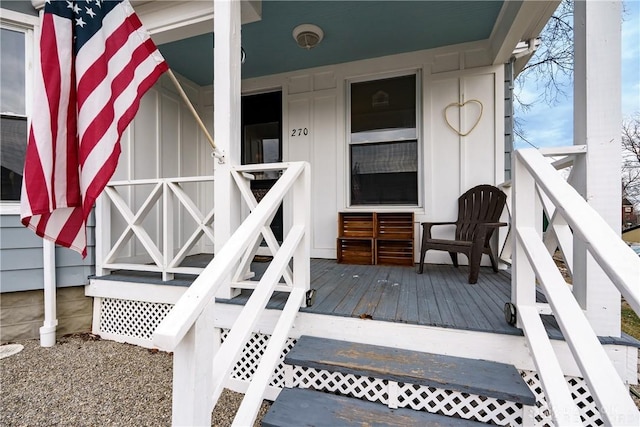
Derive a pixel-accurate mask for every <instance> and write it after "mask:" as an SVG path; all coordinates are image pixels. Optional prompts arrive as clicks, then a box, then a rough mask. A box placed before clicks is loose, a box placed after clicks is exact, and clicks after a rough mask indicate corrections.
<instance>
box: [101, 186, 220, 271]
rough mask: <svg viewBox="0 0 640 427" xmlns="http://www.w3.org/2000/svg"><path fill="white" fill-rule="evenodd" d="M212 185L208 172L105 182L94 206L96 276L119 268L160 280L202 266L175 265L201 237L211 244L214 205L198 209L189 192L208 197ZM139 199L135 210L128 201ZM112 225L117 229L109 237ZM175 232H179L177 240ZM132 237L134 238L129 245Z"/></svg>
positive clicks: (178, 263) (195, 269) (199, 241)
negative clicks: (118, 230) (154, 275)
mask: <svg viewBox="0 0 640 427" xmlns="http://www.w3.org/2000/svg"><path fill="white" fill-rule="evenodd" d="M212 184H213V176H196V177H184V178H166V179H138V180H128V181H112V182H109V184H107V186H106V187H105V191H104V194H103V195H102V196H101V197H100V198H99V199H98V201H97V205H96V221H97V222H98V224H99V227H98V228H99V229H100V233H96V275H98V276H102V275H104V274H107V273H108V272H109V271H110V270H119V269H121V270H134V271H150V272H160V273H162V280H171V279H173V275H174V274H175V273H184V274H200V273H201V272H202V270H203V269H202V268H196V267H181V266H180V264H181V263H182V262H183V261H184V259H185V257H186V256H188V255H189V254H190V253H191V251H192V250H193V249H194V247H196V245H197V244H199V243H201V240H205V241H206V242H207V243H208V244H210V246H211V248H213V226H212V223H213V219H214V209H213V208H211V209H210V210H209V211H208V212H205V213H203V212H202V211H201V210H200V208H199V207H198V206H199V205H200V206H201V205H203V203H195V202H194V201H193V198H192V197H191V196H190V194H191V195H193V194H195V195H196V196H197V197H200V198H205V197H206V196H205V193H207V192H208V194H210V195H213V185H212ZM187 186H190V188H187ZM149 188H150V191H149ZM143 193H145V194H143ZM141 198H142V199H143V201H142V203H139V207H138V208H137V209H136V208H135V207H134V206H132V204H133V203H132V202H133V201H134V200H136V199H138V202H139V201H140V199H141ZM211 205H213V203H211ZM178 216H179V218H178ZM145 221H148V222H151V225H150V226H149V225H148V224H147V225H146V224H145ZM189 223H191V224H193V226H192V227H191V230H190V229H189V226H188V224H189ZM176 224H177V225H176ZM116 227H119V228H122V232H121V233H120V235H119V236H118V237H117V238H116V239H114V240H112V236H111V233H112V231H113V230H115V228H116ZM177 235H182V237H181V238H180V239H179V241H177V240H178V238H177ZM187 235H188V236H187ZM134 237H135V238H137V241H138V242H139V244H136V245H135V247H133V245H132V242H134ZM178 248H179V249H178ZM211 251H212V249H211ZM196 252H202V248H200V249H199V250H197V251H196Z"/></svg>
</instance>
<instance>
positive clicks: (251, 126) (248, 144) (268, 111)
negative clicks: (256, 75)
mask: <svg viewBox="0 0 640 427" xmlns="http://www.w3.org/2000/svg"><path fill="white" fill-rule="evenodd" d="M241 155H242V164H243V165H250V164H259V163H279V162H282V92H280V91H277V92H269V93H261V94H258V95H245V96H243V97H242V153H241ZM279 176H280V172H278V171H269V172H261V173H257V174H255V177H256V179H255V180H253V181H251V190H252V191H253V194H254V196H255V197H256V200H258V202H259V201H260V200H261V199H262V197H264V195H265V194H266V193H267V191H269V189H270V188H271V187H272V186H273V184H275V182H276V181H277V180H278V177H279ZM282 229H283V226H282V205H280V207H279V208H278V211H277V212H276V215H275V217H274V218H273V221H272V222H271V230H272V231H273V234H274V235H275V237H276V239H277V240H278V241H279V242H282V234H283V230H282Z"/></svg>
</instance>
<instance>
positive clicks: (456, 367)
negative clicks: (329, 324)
mask: <svg viewBox="0 0 640 427" xmlns="http://www.w3.org/2000/svg"><path fill="white" fill-rule="evenodd" d="M285 363H286V364H289V365H295V366H302V367H308V368H315V369H324V370H328V371H333V372H341V373H343V374H353V375H359V376H366V377H374V378H380V379H383V380H390V381H396V382H399V383H408V384H416V385H423V386H430V387H437V388H441V389H445V390H452V391H459V392H464V393H472V394H476V395H480V396H485V397H493V398H496V399H502V400H507V401H511V402H516V403H522V404H524V405H530V406H532V405H535V402H536V400H535V396H534V395H533V393H532V392H531V390H530V389H529V387H528V386H527V385H526V383H525V382H524V380H523V379H522V377H521V376H520V373H519V372H518V370H517V369H516V368H515V367H513V366H511V365H507V364H504V363H498V362H490V361H486V360H476V359H466V358H461V357H455V356H443V355H438V354H431V353H421V352H416V351H410V350H402V349H397V348H391V347H383V346H377V345H368V344H358V343H352V342H347V341H338V340H332V339H327V338H316V337H310V336H302V337H300V339H299V340H298V342H297V343H296V345H295V346H294V347H293V349H292V350H291V351H290V352H289V353H288V354H287V356H286V357H285Z"/></svg>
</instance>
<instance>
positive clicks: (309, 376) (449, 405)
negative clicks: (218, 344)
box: [94, 298, 604, 426]
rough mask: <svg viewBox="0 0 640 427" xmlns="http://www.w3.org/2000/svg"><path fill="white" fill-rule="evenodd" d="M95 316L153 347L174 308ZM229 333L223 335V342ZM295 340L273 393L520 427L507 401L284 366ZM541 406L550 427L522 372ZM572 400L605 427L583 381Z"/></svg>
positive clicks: (249, 349) (108, 301)
mask: <svg viewBox="0 0 640 427" xmlns="http://www.w3.org/2000/svg"><path fill="white" fill-rule="evenodd" d="M100 300H101V301H99V303H98V304H97V311H98V313H96V314H95V315H94V319H96V317H97V318H98V319H99V321H98V322H94V323H97V324H94V333H96V334H98V335H100V336H102V337H103V338H105V339H113V340H115V341H120V342H128V343H131V344H136V345H142V346H144V347H152V346H153V344H152V343H151V336H152V334H153V331H154V330H155V328H156V327H157V326H158V324H159V323H160V322H161V321H162V319H164V317H165V316H166V315H167V313H168V312H169V310H171V307H173V305H172V304H164V303H148V302H142V301H129V300H122V299H114V298H100ZM228 333H229V331H228V329H222V331H221V334H220V336H221V338H222V341H224V339H225V338H226V337H227V335H228ZM268 340H269V335H265V334H259V333H255V334H253V335H252V336H251V338H250V339H249V341H248V342H247V344H246V345H245V348H244V351H243V352H242V354H241V355H240V357H239V359H238V361H237V363H236V365H235V367H234V369H233V372H232V374H231V377H232V378H233V379H235V380H239V381H245V382H248V381H250V380H251V378H252V377H253V374H254V372H255V370H256V368H257V366H258V363H259V361H260V357H262V354H263V353H264V351H265V349H266V346H267V342H268ZM295 342H296V340H295V339H293V338H289V340H287V344H286V346H285V348H284V349H283V351H282V354H281V356H280V363H279V364H278V366H277V367H276V369H275V371H274V373H273V376H272V378H271V383H270V385H271V386H273V387H278V388H283V387H285V386H287V387H302V388H313V389H316V390H323V391H327V392H332V393H338V394H343V395H348V396H353V397H357V398H361V399H366V400H370V401H373V402H380V403H382V404H385V405H388V406H389V407H392V408H394V407H407V408H412V409H415V410H420V411H427V412H434V413H440V414H444V415H451V416H456V417H460V418H465V419H471V420H476V421H480V422H485V423H491V424H496V425H521V424H522V415H523V414H522V411H523V408H522V406H521V405H518V404H515V403H513V402H508V401H504V400H499V399H494V398H488V397H483V396H478V395H473V394H469V393H460V392H455V391H450V390H443V389H438V388H434V387H426V386H419V385H414V384H402V383H396V382H393V381H386V380H381V379H378V378H370V377H359V376H355V375H351V374H341V373H337V372H329V371H325V370H317V369H310V368H304V367H299V366H293V367H290V366H286V365H284V363H283V360H284V357H285V356H286V354H287V353H288V352H289V351H290V350H291V349H292V348H293V346H294V345H295ZM520 372H521V374H522V376H523V378H524V379H525V381H526V383H527V384H528V385H529V388H530V389H531V391H532V392H533V393H534V394H535V396H536V400H537V404H536V407H535V408H533V411H535V413H534V414H533V418H534V419H535V423H536V425H541V426H552V425H553V423H552V421H551V414H550V412H549V407H548V405H547V403H546V399H545V396H544V392H543V391H542V387H541V384H540V380H539V379H538V377H537V375H536V373H535V372H532V371H520ZM566 379H567V383H568V384H569V387H570V390H571V392H572V395H573V399H574V401H575V402H576V404H577V405H578V407H579V408H580V413H581V415H582V420H583V423H584V425H585V426H601V425H603V424H604V423H603V422H602V419H601V417H600V413H599V411H598V409H597V408H596V405H595V402H594V400H593V398H592V397H591V393H590V391H589V389H588V387H587V385H586V383H585V381H584V380H583V379H582V378H578V377H566Z"/></svg>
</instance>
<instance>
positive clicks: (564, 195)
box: [516, 149, 640, 313]
mask: <svg viewBox="0 0 640 427" xmlns="http://www.w3.org/2000/svg"><path fill="white" fill-rule="evenodd" d="M516 156H517V157H519V158H520V159H521V160H522V162H521V164H522V166H524V167H525V168H526V169H527V171H528V172H529V173H530V174H531V176H533V177H534V179H535V181H536V184H537V185H538V186H540V187H541V188H542V189H543V190H544V192H545V193H546V195H547V196H548V197H549V199H551V201H552V202H553V204H554V205H555V206H556V210H558V211H559V212H560V214H561V215H562V216H563V217H564V218H565V220H566V221H567V223H568V224H569V226H570V227H571V229H572V230H573V233H574V235H576V234H577V235H578V237H579V238H580V239H581V240H583V241H585V242H588V243H589V246H588V249H589V252H590V253H591V255H592V256H593V257H594V258H595V259H596V261H597V262H598V264H600V266H601V267H602V269H603V270H604V272H605V273H606V274H607V276H609V278H610V279H611V280H612V281H613V282H614V284H615V285H616V287H617V288H618V289H619V290H620V292H621V293H622V295H623V296H624V297H625V299H626V300H627V302H628V303H629V305H630V306H631V307H632V308H633V310H634V311H635V312H636V313H640V258H638V256H637V255H636V254H635V252H633V250H631V248H629V247H628V246H627V245H626V244H625V243H624V241H623V240H622V239H621V238H620V236H619V235H618V234H616V233H615V232H614V231H613V230H612V229H611V227H610V226H609V224H607V222H606V221H605V220H604V219H602V217H601V216H600V215H598V213H597V212H596V211H595V210H594V209H593V208H592V207H591V206H589V204H588V203H587V202H586V201H585V200H584V199H583V198H582V196H580V194H578V192H577V191H576V190H575V189H574V188H573V187H571V186H570V185H569V184H568V183H567V182H566V181H565V180H564V179H563V178H562V177H561V176H560V175H558V173H557V172H556V170H555V169H554V168H553V166H551V165H550V164H549V162H547V161H546V160H545V159H544V158H543V157H542V156H541V155H540V154H539V153H537V152H536V150H534V149H524V150H518V151H516Z"/></svg>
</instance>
